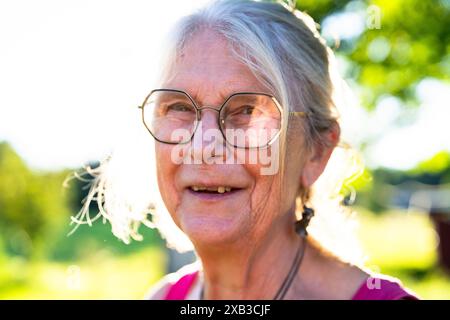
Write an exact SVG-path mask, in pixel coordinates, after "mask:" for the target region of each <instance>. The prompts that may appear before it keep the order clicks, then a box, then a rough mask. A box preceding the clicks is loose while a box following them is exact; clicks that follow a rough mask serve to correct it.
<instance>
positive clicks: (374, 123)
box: [0, 0, 450, 170]
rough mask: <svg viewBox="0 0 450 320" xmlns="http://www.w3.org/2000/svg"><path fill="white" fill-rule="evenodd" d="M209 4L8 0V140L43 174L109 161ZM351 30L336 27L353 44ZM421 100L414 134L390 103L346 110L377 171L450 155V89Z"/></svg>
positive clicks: (3, 12) (0, 14)
mask: <svg viewBox="0 0 450 320" xmlns="http://www.w3.org/2000/svg"><path fill="white" fill-rule="evenodd" d="M205 2H206V1H204V0H196V1H186V0H172V1H147V0H145V1H144V0H134V1H111V0H108V1H105V0H97V1H87V0H77V1H75V0H68V1H57V0H40V1H32V0H15V1H4V0H0V141H2V140H6V141H8V142H9V143H11V144H12V146H13V147H14V149H15V150H16V151H17V152H18V153H19V154H20V156H21V157H23V158H24V159H25V161H26V162H27V163H28V164H29V165H30V166H31V167H33V168H37V169H45V170H49V169H50V170H51V169H61V168H65V167H71V168H73V167H80V166H82V165H83V164H85V163H86V162H87V161H91V160H101V159H103V158H104V157H105V156H107V155H108V154H109V153H110V152H111V151H112V150H113V149H114V146H115V145H116V144H117V141H119V140H124V139H125V140H126V139H127V138H126V132H128V131H129V129H130V127H135V126H138V125H140V122H139V121H138V120H139V119H140V118H139V116H140V114H139V111H138V109H137V108H136V106H138V105H139V104H140V103H141V102H142V100H143V99H144V98H145V96H146V94H147V93H148V92H149V91H150V90H151V88H150V85H151V80H152V76H153V75H154V70H155V64H156V61H157V60H156V59H157V57H158V52H159V51H158V49H159V47H160V43H161V41H162V39H163V37H164V34H165V32H167V30H168V28H169V26H170V25H171V24H172V23H173V22H174V21H175V20H176V19H177V18H179V17H180V16H182V15H185V14H187V13H189V12H190V11H191V10H192V9H193V8H195V7H199V6H201V5H202V4H203V3H205ZM355 19H357V18H356V17H355ZM343 21H346V20H345V19H343V18H342V17H338V18H335V19H332V20H329V21H328V22H327V23H328V28H329V29H331V28H332V29H333V30H334V32H335V33H336V34H338V35H339V34H341V35H342V36H354V32H355V31H354V29H352V30H351V28H352V24H349V23H347V22H346V23H343ZM359 25H360V26H361V23H359ZM353 26H354V24H353ZM325 31H326V28H325ZM418 93H419V97H420V100H421V104H422V106H421V107H420V108H418V109H416V110H414V111H413V112H412V113H413V114H410V115H409V116H410V117H412V118H413V119H416V121H413V123H410V124H408V125H406V126H402V127H398V126H394V125H393V123H394V120H395V119H398V117H401V116H403V113H402V111H401V109H402V108H401V107H400V105H399V101H397V100H396V99H395V98H392V97H387V98H386V99H384V100H383V102H382V104H380V106H379V107H378V108H377V109H376V111H375V112H374V113H373V114H368V113H367V112H365V111H364V110H362V109H361V108H358V109H354V110H347V111H346V112H347V114H348V115H349V116H348V119H349V120H348V121H346V124H345V125H346V126H345V128H344V130H343V131H344V133H345V134H346V137H347V138H348V140H354V141H353V142H354V143H355V144H357V143H358V140H360V139H362V138H364V137H365V136H364V135H368V134H372V135H377V136H378V139H377V140H376V142H375V143H374V144H373V145H371V146H370V147H369V148H368V149H367V152H366V156H367V163H368V164H369V165H370V166H373V167H376V166H387V167H392V168H398V169H405V168H408V167H411V166H414V165H415V164H416V163H417V162H418V161H421V160H424V159H426V158H429V157H431V156H432V155H433V154H434V153H436V152H438V151H440V150H450V138H448V137H450V126H449V125H448V124H447V122H448V119H450V112H449V108H448V107H447V106H446V104H447V103H448V101H450V95H449V93H450V90H449V85H444V84H442V83H440V82H437V81H436V80H433V79H426V80H424V81H423V82H422V83H421V84H420V85H419V86H418ZM355 137H358V139H355ZM149 138H150V137H149ZM350 142H352V141H350ZM399 146H401V150H399Z"/></svg>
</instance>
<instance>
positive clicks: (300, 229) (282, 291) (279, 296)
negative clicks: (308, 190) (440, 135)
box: [200, 206, 314, 300]
mask: <svg viewBox="0 0 450 320" xmlns="http://www.w3.org/2000/svg"><path fill="white" fill-rule="evenodd" d="M313 216H314V210H313V209H312V208H308V207H306V206H303V213H302V219H301V220H299V221H297V222H296V223H295V231H296V232H297V234H298V235H299V236H300V238H301V239H302V241H300V245H299V246H298V249H297V253H296V254H295V258H294V261H293V262H292V266H291V269H290V270H289V273H288V274H287V275H286V278H285V279H284V281H283V283H282V284H281V286H280V288H279V289H278V291H277V293H276V294H275V297H274V298H273V300H283V298H284V297H285V295H286V293H287V292H288V290H289V288H290V287H291V284H292V282H293V281H294V278H295V275H296V274H297V272H298V269H299V268H300V265H301V264H302V261H303V257H304V255H305V251H306V237H307V236H308V232H307V231H306V227H307V226H308V224H309V221H310V220H311V218H312V217H313ZM200 300H204V286H203V285H202V288H201V291H200Z"/></svg>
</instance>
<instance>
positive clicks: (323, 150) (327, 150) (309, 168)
mask: <svg viewBox="0 0 450 320" xmlns="http://www.w3.org/2000/svg"><path fill="white" fill-rule="evenodd" d="M340 133H341V130H340V128H339V124H337V123H336V124H335V125H333V126H332V128H331V129H330V130H328V131H326V132H325V133H323V134H324V135H325V136H324V139H325V141H326V143H325V144H315V145H314V146H313V147H312V148H311V152H310V154H309V157H308V158H307V159H306V161H305V164H304V166H303V171H302V175H301V183H302V186H303V187H305V188H309V187H310V186H311V185H312V184H313V183H314V182H315V181H316V180H317V179H318V178H319V177H320V175H321V174H322V172H323V171H324V170H325V167H326V165H327V163H328V160H329V159H330V156H331V153H332V152H333V150H334V148H335V147H336V145H337V144H338V142H339V137H340Z"/></svg>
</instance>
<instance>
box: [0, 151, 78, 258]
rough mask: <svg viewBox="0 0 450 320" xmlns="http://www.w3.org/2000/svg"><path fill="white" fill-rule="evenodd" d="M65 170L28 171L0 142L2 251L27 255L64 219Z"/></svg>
mask: <svg viewBox="0 0 450 320" xmlns="http://www.w3.org/2000/svg"><path fill="white" fill-rule="evenodd" d="M66 175H67V172H39V173H34V172H31V171H30V170H29V169H28V167H27V166H26V165H25V163H24V162H23V161H22V159H20V157H19V156H18V155H17V154H16V153H15V152H14V150H12V148H11V147H10V146H9V144H7V143H5V142H3V143H0V213H1V214H0V231H1V234H2V237H3V241H4V243H3V246H4V247H5V250H6V251H7V252H8V253H10V254H14V255H20V256H23V257H26V258H32V257H33V256H39V255H42V254H43V249H44V246H45V244H46V243H47V242H48V241H50V239H52V236H54V234H55V232H56V230H60V229H61V228H62V227H63V226H64V225H65V224H66V223H67V222H68V216H69V214H70V211H69V209H68V207H67V206H66V201H67V194H64V192H63V190H62V188H61V185H62V182H63V180H64V177H65V176H66Z"/></svg>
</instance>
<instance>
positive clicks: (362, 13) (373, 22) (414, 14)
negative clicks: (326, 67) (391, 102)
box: [297, 0, 450, 109]
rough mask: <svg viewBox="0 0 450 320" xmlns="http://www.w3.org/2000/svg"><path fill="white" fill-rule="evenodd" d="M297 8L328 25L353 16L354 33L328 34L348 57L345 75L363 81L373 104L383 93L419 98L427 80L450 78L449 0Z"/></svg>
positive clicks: (320, 0) (300, 4)
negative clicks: (418, 87)
mask: <svg viewBox="0 0 450 320" xmlns="http://www.w3.org/2000/svg"><path fill="white" fill-rule="evenodd" d="M297 8H298V9H299V10H302V11H305V12H307V13H308V14H309V15H311V16H312V17H313V18H314V19H315V20H316V21H318V22H319V23H320V24H323V25H326V24H327V22H330V21H331V20H332V19H333V18H334V19H336V18H337V17H339V16H340V17H342V19H341V20H338V21H341V22H342V21H344V20H345V19H350V18H352V19H353V20H352V22H353V25H347V28H353V29H354V31H353V33H352V34H351V35H348V36H347V37H343V38H340V39H337V41H335V40H336V39H333V38H330V37H329V35H324V36H325V37H326V38H327V39H328V40H329V41H330V45H331V46H334V48H335V51H336V53H337V55H338V56H340V57H341V58H343V59H345V60H346V62H347V63H348V68H347V70H346V75H345V76H346V78H349V79H352V80H354V82H355V83H357V84H358V85H359V86H360V87H361V93H362V102H363V105H364V106H365V107H366V108H368V109H372V108H373V107H374V106H375V105H376V103H377V100H378V99H379V98H380V97H382V96H383V95H392V96H395V97H398V98H400V99H402V100H403V102H407V103H405V104H404V105H410V104H414V102H415V86H416V85H417V84H418V83H419V82H420V81H421V80H423V79H424V78H427V77H432V78H436V79H440V80H444V81H448V80H450V28H449V26H450V1H448V0H432V1H422V0H396V1H392V0H372V1H370V0H353V1H348V0H302V1H297ZM358 17H359V19H358ZM347 21H349V20H347ZM358 22H359V23H358ZM361 22H362V24H361ZM359 28H360V30H359V32H358V29H359ZM347 31H348V30H347ZM338 36H339V35H338Z"/></svg>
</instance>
